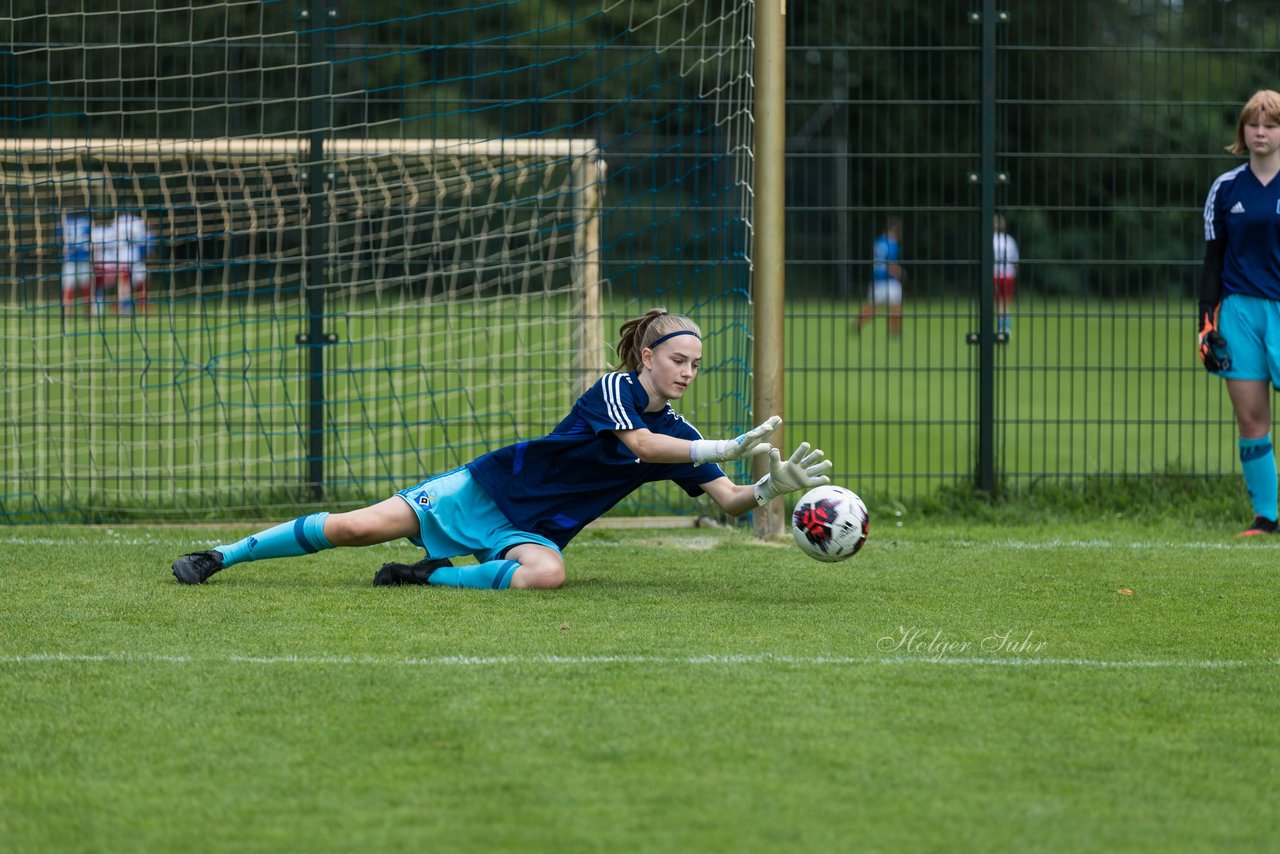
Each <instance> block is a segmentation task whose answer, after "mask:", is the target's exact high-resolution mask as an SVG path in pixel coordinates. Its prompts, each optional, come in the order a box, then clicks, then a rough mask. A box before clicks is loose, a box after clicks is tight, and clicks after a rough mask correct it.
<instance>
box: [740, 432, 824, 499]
mask: <svg viewBox="0 0 1280 854" xmlns="http://www.w3.org/2000/svg"><path fill="white" fill-rule="evenodd" d="M830 470H831V460H827V459H823V454H822V451H816V450H815V451H810V450H809V443H808V442H801V443H800V447H798V448H796V452H795V453H794V454H792V455H791V458H790V459H788V460H786V461H783V459H782V454H780V453H778V451H777V450H776V449H775V450H773V451H772V452H771V453H770V454H769V473H768V474H767V475H765V476H764V477H762V478H760V479H759V480H758V481H756V485H755V487H754V489H755V494H756V504H758V505H760V506H761V507H763V506H764V505H765V504H768V503H769V502H770V501H772V500H773V499H774V498H777V497H778V496H779V495H785V494H787V493H788V492H795V491H796V490H797V489H805V488H808V487H814V486H822V485H823V484H824V483H830V482H831V478H829V477H827V476H826V475H825V474H823V472H827V471H830Z"/></svg>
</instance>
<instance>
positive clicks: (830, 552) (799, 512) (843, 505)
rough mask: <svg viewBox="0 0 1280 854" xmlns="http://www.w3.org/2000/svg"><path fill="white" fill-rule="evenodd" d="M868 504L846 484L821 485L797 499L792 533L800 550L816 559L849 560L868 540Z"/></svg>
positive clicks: (792, 515)
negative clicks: (845, 486)
mask: <svg viewBox="0 0 1280 854" xmlns="http://www.w3.org/2000/svg"><path fill="white" fill-rule="evenodd" d="M870 521H871V517H870V515H869V514H868V513H867V505H865V504H863V503H862V499H861V498H859V497H858V496H857V494H856V493H854V492H851V491H850V490H848V489H845V488H844V487H843V486H831V485H827V486H819V487H816V488H814V489H811V490H809V491H808V492H806V493H805V494H804V497H803V498H801V499H800V500H799V501H798V502H796V510H795V512H794V513H792V514H791V533H792V535H793V536H794V537H795V538H796V545H798V546H800V551H802V552H804V553H805V554H807V555H808V556H809V557H811V558H813V559H814V560H822V561H828V562H831V561H837V560H846V559H848V558H851V557H853V556H854V555H856V554H857V553H858V549H860V548H862V544H863V543H865V542H866V541H867V529H868V527H869V525H870Z"/></svg>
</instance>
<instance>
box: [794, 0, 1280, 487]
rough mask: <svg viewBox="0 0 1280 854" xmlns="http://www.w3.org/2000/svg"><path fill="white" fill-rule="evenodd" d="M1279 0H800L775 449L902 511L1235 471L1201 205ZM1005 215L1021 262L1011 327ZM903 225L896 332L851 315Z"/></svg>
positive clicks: (1279, 59)
mask: <svg viewBox="0 0 1280 854" xmlns="http://www.w3.org/2000/svg"><path fill="white" fill-rule="evenodd" d="M1269 7H1270V4H1267V3H1263V2H1234V3H1218V2H1204V3H1190V2H1187V3H1182V2H1174V0H1127V2H1126V0H1110V2H1072V3H1065V2H1050V3H1008V2H1006V3H1001V4H996V3H993V2H985V3H957V2H947V1H946V0H935V2H897V0H890V2H884V3H877V4H872V5H868V6H864V7H859V9H858V11H857V13H856V14H852V13H850V12H849V11H848V10H844V9H840V8H837V7H834V6H830V5H828V4H793V6H792V8H791V10H790V12H789V32H788V45H789V47H788V51H789V53H788V69H789V71H788V75H789V76H788V99H789V116H788V135H789V145H788V149H789V159H788V176H787V179H788V205H789V208H788V218H789V219H788V257H789V266H788V271H787V272H788V305H789V311H788V314H789V317H788V342H789V343H788V350H787V354H786V359H787V382H788V401H787V409H788V412H789V413H790V415H791V421H790V423H791V427H792V435H793V436H803V437H804V438H806V439H808V440H810V441H813V442H816V443H817V444H819V445H820V446H821V447H823V448H826V449H830V453H831V454H832V456H833V457H834V458H835V460H836V463H837V467H838V468H837V472H836V477H837V479H839V480H842V481H845V482H848V483H850V484H856V485H857V486H858V488H859V489H861V490H863V491H865V492H867V493H871V494H878V495H886V496H895V497H899V496H900V497H907V498H910V497H918V496H921V495H923V494H927V493H930V492H933V491H936V489H937V488H938V487H940V486H945V485H952V484H965V483H970V482H977V483H979V484H983V483H984V479H985V482H986V483H987V484H988V485H991V486H994V487H996V488H1030V487H1034V486H1035V485H1037V484H1040V483H1046V482H1061V481H1068V480H1080V479H1084V478H1094V477H1096V478H1113V477H1123V478H1130V477H1136V478H1146V479H1149V480H1150V481H1151V482H1153V483H1154V482H1156V481H1157V480H1159V476H1162V475H1166V474H1183V475H1191V476H1223V475H1234V473H1235V472H1236V470H1237V463H1236V460H1235V457H1236V453H1235V442H1234V435H1235V428H1234V420H1233V418H1232V415H1231V409H1230V405H1229V402H1228V401H1227V398H1226V392H1225V389H1224V387H1223V383H1222V382H1221V381H1219V380H1217V379H1215V378H1213V377H1210V376H1209V375H1207V374H1206V373H1205V372H1204V371H1203V369H1202V368H1201V367H1200V366H1199V363H1198V361H1197V360H1196V358H1195V355H1194V347H1193V343H1194V336H1193V331H1194V327H1193V318H1194V311H1195V296H1196V287H1197V282H1198V275H1199V268H1200V264H1201V259H1202V257H1203V245H1204V237H1203V221H1202V215H1201V214H1202V208H1203V205H1204V200H1205V196H1206V194H1207V192H1208V189H1209V186H1210V184H1211V183H1212V181H1213V179H1214V178H1215V177H1216V176H1218V175H1219V174H1221V173H1222V172H1224V171H1226V170H1227V169H1229V168H1231V167H1233V166H1235V165H1237V164H1238V163H1239V162H1240V159H1239V158H1238V157H1234V156H1232V155H1229V154H1227V152H1226V151H1225V146H1226V145H1228V144H1229V143H1230V142H1231V140H1232V138H1233V134H1234V126H1235V120H1236V116H1237V114H1238V110H1239V108H1240V106H1241V105H1242V104H1243V103H1244V101H1245V100H1246V99H1247V98H1248V97H1249V96H1250V95H1251V94H1252V93H1253V92H1254V91H1256V90H1257V89H1260V88H1276V87H1277V85H1278V84H1280V54H1277V53H1276V51H1275V50H1274V45H1275V44H1276V43H1277V36H1280V19H1276V18H1275V16H1274V15H1273V14H1270V12H1271V9H1270V8H1269ZM985 26H990V27H991V32H990V36H989V37H988V38H987V40H986V41H985V42H984V27H985ZM984 152H985V153H987V154H988V156H987V157H986V158H984ZM984 193H986V194H987V196H986V198H984ZM995 214H998V215H1000V216H1001V217H1003V218H1004V220H1005V222H1006V223H1007V228H1008V233H1009V234H1010V235H1011V236H1012V237H1013V238H1014V239H1015V240H1016V243H1017V247H1018V250H1019V256H1020V258H1019V262H1018V265H1017V269H1016V279H1015V285H1014V292H1013V296H1012V301H1011V304H1010V305H1009V306H1008V310H1007V312H1005V314H1006V315H1007V316H1006V317H1005V318H1004V319H1003V320H1002V319H1001V318H1000V314H1001V312H1000V306H999V305H998V303H997V301H996V299H995V294H994V283H993V271H992V266H991V261H992V256H993V253H994V251H995V250H994V248H993V249H989V250H987V251H986V252H985V253H984V251H983V250H984V245H986V246H991V245H992V243H991V242H992V241H993V234H992V230H993V219H994V216H993V215H995ZM892 217H898V218H900V220H901V237H900V249H901V256H902V257H901V261H902V277H901V282H902V291H903V301H902V324H901V329H900V331H898V330H895V329H894V324H893V321H892V320H891V318H890V313H889V311H888V310H887V307H886V306H884V305H876V306H874V307H875V308H876V312H875V314H874V315H873V318H874V319H872V320H871V321H870V322H867V323H866V324H865V325H862V326H859V322H858V318H859V314H860V311H861V310H862V309H863V308H864V307H865V303H866V301H867V299H868V291H869V286H870V285H871V283H872V278H873V275H874V273H873V244H874V241H875V240H876V238H877V235H878V234H879V233H880V232H881V231H882V230H883V229H884V228H885V226H886V223H887V222H888V221H889V220H890V219H891V218H892ZM984 292H985V293H984ZM984 439H985V441H986V443H987V447H986V448H985V449H984V447H983V445H984Z"/></svg>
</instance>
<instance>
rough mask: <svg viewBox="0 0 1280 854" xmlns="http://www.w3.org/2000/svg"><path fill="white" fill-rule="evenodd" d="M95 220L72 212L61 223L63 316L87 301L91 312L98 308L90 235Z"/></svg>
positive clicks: (86, 215)
mask: <svg viewBox="0 0 1280 854" xmlns="http://www.w3.org/2000/svg"><path fill="white" fill-rule="evenodd" d="M92 228H93V219H92V218H91V217H90V216H89V212H88V211H87V210H84V209H82V208H77V209H75V210H70V211H67V212H66V213H64V214H63V215H62V216H61V217H59V219H58V226H57V232H58V234H57V236H58V239H59V240H60V241H61V242H62V313H63V314H68V313H69V312H71V311H72V310H73V309H74V308H75V304H76V300H77V299H79V298H83V299H84V300H85V301H86V303H87V304H88V306H89V310H90V311H94V310H96V309H97V307H98V300H97V299H96V298H95V296H94V294H93V292H92V291H93V253H92V243H91V239H90V232H91V229H92Z"/></svg>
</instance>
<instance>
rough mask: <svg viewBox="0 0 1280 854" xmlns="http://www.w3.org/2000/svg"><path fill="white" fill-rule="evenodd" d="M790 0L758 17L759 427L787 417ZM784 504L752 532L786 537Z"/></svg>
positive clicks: (774, 2) (765, 2) (763, 514)
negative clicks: (785, 321) (785, 236)
mask: <svg viewBox="0 0 1280 854" xmlns="http://www.w3.org/2000/svg"><path fill="white" fill-rule="evenodd" d="M786 15H787V3H786V0H760V2H757V3H756V12H755V45H756V52H755V110H754V113H755V137H754V139H753V141H752V142H753V149H754V152H755V174H754V180H755V200H754V205H753V210H752V222H753V223H754V226H755V241H754V253H753V254H754V262H755V264H754V270H755V272H754V279H753V281H752V288H751V289H752V293H753V295H754V301H755V309H754V318H753V326H754V330H755V350H754V356H753V360H752V367H753V370H754V379H753V388H752V395H753V407H754V412H753V415H754V419H755V422H756V423H759V422H761V421H763V420H764V419H766V418H768V417H769V416H770V415H782V416H783V418H786V414H785V413H784V412H783V390H784V383H783V354H784V350H783V345H784V331H783V317H784V308H783V297H784V295H785V293H786V273H785V269H784V264H785V260H786V255H785V246H784V240H783V227H784V222H785V216H786V212H785V210H784V208H785V204H784V199H785V197H784V195H783V170H784V167H785V157H786V126H785V122H784V119H785V118H786V80H787V77H786ZM784 432H785V426H784V428H783V429H782V430H779V431H778V432H777V433H775V434H774V435H773V437H772V438H771V439H770V442H772V443H773V444H774V445H776V446H777V447H779V448H783V455H784V456H785V455H786V454H787V453H788V451H787V450H786V449H785V446H784V445H783V444H782V442H783V438H782V437H783V433H784ZM755 466H756V471H755V476H756V477H757V478H760V477H763V476H764V474H765V473H766V472H767V471H768V463H767V462H766V458H764V457H757V458H756V464H755ZM784 517H785V513H784V505H783V502H782V501H780V500H774V501H771V502H770V503H769V504H767V505H765V506H764V507H761V508H759V509H757V510H756V511H755V512H754V513H753V515H752V528H753V530H754V532H755V535H756V536H757V537H759V538H760V539H766V538H769V537H775V536H778V535H780V534H783V533H784V532H785V527H784V522H785V518H784Z"/></svg>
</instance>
